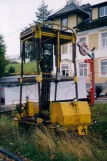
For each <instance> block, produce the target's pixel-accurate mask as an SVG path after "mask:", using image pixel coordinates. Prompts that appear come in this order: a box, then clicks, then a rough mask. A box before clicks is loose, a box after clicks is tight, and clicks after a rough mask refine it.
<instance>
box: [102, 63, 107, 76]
mask: <svg viewBox="0 0 107 161" xmlns="http://www.w3.org/2000/svg"><path fill="white" fill-rule="evenodd" d="M101 75H102V76H104V75H107V60H102V61H101Z"/></svg>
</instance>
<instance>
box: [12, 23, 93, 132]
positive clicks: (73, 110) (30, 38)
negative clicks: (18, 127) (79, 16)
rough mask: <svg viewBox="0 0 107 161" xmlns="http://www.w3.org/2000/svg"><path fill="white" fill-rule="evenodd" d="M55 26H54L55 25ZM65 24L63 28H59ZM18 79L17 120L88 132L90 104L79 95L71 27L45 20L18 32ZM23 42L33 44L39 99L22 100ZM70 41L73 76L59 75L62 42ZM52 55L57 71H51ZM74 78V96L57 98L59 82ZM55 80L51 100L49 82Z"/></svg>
mask: <svg viewBox="0 0 107 161" xmlns="http://www.w3.org/2000/svg"><path fill="white" fill-rule="evenodd" d="M54 26H56V27H55V29H54ZM61 27H64V28H65V29H66V30H64V31H62V30H60V28H61ZM20 42H21V60H22V61H21V79H20V104H19V106H18V107H17V111H18V113H17V115H16V117H15V118H14V122H15V123H16V124H20V123H22V122H24V123H29V124H30V123H34V124H36V125H37V124H45V125H48V126H52V127H54V128H60V127H65V128H66V129H68V130H73V131H77V133H78V134H79V135H86V134H87V127H88V125H89V124H91V113H90V109H89V105H88V103H87V102H85V101H79V99H78V78H77V68H76V33H75V31H74V30H73V29H71V28H68V27H65V26H61V25H58V24H54V23H49V22H45V23H42V24H37V25H35V26H32V27H30V28H29V29H26V30H25V31H23V32H22V33H21V36H20ZM26 42H29V43H31V44H32V52H33V55H34V56H35V59H36V63H35V68H36V69H37V72H36V76H35V83H37V84H38V98H39V101H38V102H30V101H29V98H28V97H27V98H26V103H25V104H24V105H23V104H22V92H23V82H24V79H23V64H24V59H25V50H26V49H25V48H26ZM67 43H72V63H73V64H74V71H75V74H74V77H69V76H66V77H62V76H60V61H61V45H64V44H67ZM53 55H54V56H55V65H56V74H55V76H53V75H52V71H53ZM71 80H72V81H74V83H75V93H76V98H75V99H73V100H64V101H62V100H61V101H60V100H57V92H58V91H57V89H58V82H65V81H71ZM52 82H53V83H55V89H54V92H55V93H54V101H50V88H51V83H52Z"/></svg>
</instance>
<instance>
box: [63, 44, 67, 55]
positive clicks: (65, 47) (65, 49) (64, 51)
mask: <svg viewBox="0 0 107 161" xmlns="http://www.w3.org/2000/svg"><path fill="white" fill-rule="evenodd" d="M64 53H67V45H63V46H62V54H64Z"/></svg>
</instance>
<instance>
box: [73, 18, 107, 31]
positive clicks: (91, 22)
mask: <svg viewBox="0 0 107 161" xmlns="http://www.w3.org/2000/svg"><path fill="white" fill-rule="evenodd" d="M98 23H102V24H100V26H99V27H102V26H107V17H102V18H99V19H96V20H92V19H91V17H89V18H87V19H85V20H84V21H82V22H81V23H79V24H78V25H77V26H76V27H74V28H78V29H83V27H84V26H88V27H89V26H90V25H92V26H93V27H94V28H97V27H98V26H97V25H95V24H98ZM90 29H91V28H90ZM87 30H88V29H87Z"/></svg>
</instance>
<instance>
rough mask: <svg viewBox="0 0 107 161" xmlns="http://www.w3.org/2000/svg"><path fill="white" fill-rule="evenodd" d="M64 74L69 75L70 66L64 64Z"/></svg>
mask: <svg viewBox="0 0 107 161" xmlns="http://www.w3.org/2000/svg"><path fill="white" fill-rule="evenodd" d="M62 76H69V66H68V65H62Z"/></svg>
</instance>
